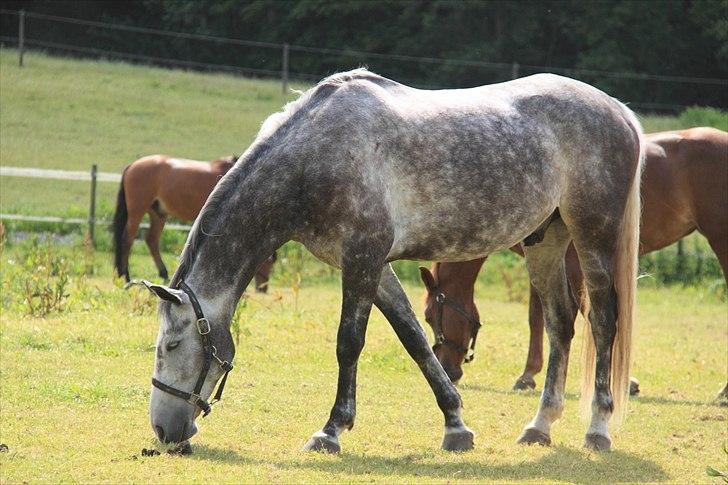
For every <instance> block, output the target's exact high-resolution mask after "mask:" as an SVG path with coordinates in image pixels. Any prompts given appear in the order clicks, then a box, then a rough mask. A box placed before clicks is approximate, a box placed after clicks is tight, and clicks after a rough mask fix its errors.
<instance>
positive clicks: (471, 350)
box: [432, 291, 482, 364]
mask: <svg viewBox="0 0 728 485" xmlns="http://www.w3.org/2000/svg"><path fill="white" fill-rule="evenodd" d="M435 302H437V304H438V308H437V318H436V319H435V322H434V325H433V326H432V327H433V331H434V332H435V345H433V346H432V351H433V352H435V351H437V349H438V348H439V347H440V346H442V345H446V346H448V347H452V348H453V349H455V350H456V351H457V352H460V353H461V354H465V359H464V362H465V363H466V364H469V363H470V362H472V361H473V359H475V341H476V340H477V339H478V331H480V327H481V326H482V325H481V323H480V320H478V319H477V318H475V317H474V316H473V315H471V314H470V313H468V312H467V311H466V310H465V309H464V308H463V307H461V306H460V305H458V304H457V303H455V302H454V301H450V299H449V298H448V297H447V296H445V293H444V292H442V291H440V292H439V293H438V294H437V296H436V297H435ZM445 305H447V306H449V307H450V308H452V309H453V310H455V311H456V312H458V313H459V314H460V315H462V316H463V317H464V318H465V320H467V322H468V323H469V324H470V325H472V327H473V328H472V337H471V338H470V345H469V346H468V347H467V348H465V347H463V346H462V345H460V344H459V343H458V342H453V341H452V340H448V339H446V338H445V334H444V333H443V331H442V311H443V309H444V308H445Z"/></svg>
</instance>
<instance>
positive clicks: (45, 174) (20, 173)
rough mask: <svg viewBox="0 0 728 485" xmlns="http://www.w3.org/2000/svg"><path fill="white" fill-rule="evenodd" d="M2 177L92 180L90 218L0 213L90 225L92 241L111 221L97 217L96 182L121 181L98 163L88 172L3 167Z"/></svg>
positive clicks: (185, 228) (11, 217)
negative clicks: (103, 226) (97, 232)
mask: <svg viewBox="0 0 728 485" xmlns="http://www.w3.org/2000/svg"><path fill="white" fill-rule="evenodd" d="M0 177H25V178H41V179H51V180H79V181H83V182H91V197H90V202H89V211H88V218H86V219H80V218H74V217H57V216H30V215H24V214H5V213H0V219H4V220H9V221H27V222H43V223H63V224H76V225H86V224H87V225H88V232H89V236H90V237H91V241H92V242H93V240H94V233H95V228H96V225H97V224H108V223H109V222H110V221H107V220H105V219H97V218H96V183H97V182H111V183H117V184H118V183H119V182H121V174H119V173H112V172H99V171H98V170H97V166H96V164H94V165H92V167H91V170H90V171H88V172H84V171H80V170H55V169H43V168H32V167H1V166H0ZM141 227H142V228H149V224H146V223H143V224H141ZM164 227H165V229H172V230H176V231H189V230H190V229H191V228H192V226H188V225H185V224H165V226H164Z"/></svg>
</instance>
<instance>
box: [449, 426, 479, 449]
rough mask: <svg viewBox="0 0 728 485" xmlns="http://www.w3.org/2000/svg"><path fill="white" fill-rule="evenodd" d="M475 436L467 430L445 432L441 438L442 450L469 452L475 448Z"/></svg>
mask: <svg viewBox="0 0 728 485" xmlns="http://www.w3.org/2000/svg"><path fill="white" fill-rule="evenodd" d="M474 438H475V434H474V433H473V432H472V431H470V430H469V429H468V428H464V429H459V430H456V431H450V432H446V433H445V436H444V437H443V438H442V449H443V450H445V451H470V450H472V449H473V448H475V442H474V441H473V440H474Z"/></svg>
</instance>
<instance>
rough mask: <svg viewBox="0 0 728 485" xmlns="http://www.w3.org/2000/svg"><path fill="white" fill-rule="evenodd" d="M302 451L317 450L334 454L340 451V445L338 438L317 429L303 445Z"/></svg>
mask: <svg viewBox="0 0 728 485" xmlns="http://www.w3.org/2000/svg"><path fill="white" fill-rule="evenodd" d="M303 451H318V452H321V453H329V454H332V455H335V454H337V453H340V452H341V446H340V445H339V439H338V438H336V437H335V436H329V435H327V434H326V433H324V432H323V431H319V432H317V433H314V435H313V436H311V439H310V440H308V442H307V443H306V444H305V445H304V446H303Z"/></svg>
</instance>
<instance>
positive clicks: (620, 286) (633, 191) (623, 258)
mask: <svg viewBox="0 0 728 485" xmlns="http://www.w3.org/2000/svg"><path fill="white" fill-rule="evenodd" d="M623 108H624V111H625V115H626V117H627V119H628V121H629V123H630V125H631V126H632V129H633V130H634V132H635V136H636V137H637V138H638V143H639V156H638V157H639V158H638V160H637V170H636V172H635V174H634V178H633V179H632V185H631V187H630V190H629V194H628V196H627V201H626V206H625V208H624V216H623V217H622V227H621V230H620V233H619V237H618V239H617V246H616V254H615V263H614V271H613V277H614V290H615V292H616V294H617V334H616V336H615V337H614V343H613V344H612V369H611V373H610V374H611V376H610V377H611V390H612V400H613V404H614V410H613V413H612V422H613V423H614V424H615V425H619V424H620V423H621V422H622V421H623V419H624V416H625V413H626V411H627V403H628V401H629V368H630V363H631V355H630V354H631V351H632V324H633V321H634V308H635V300H636V293H637V271H638V261H637V256H638V255H639V230H640V216H641V201H640V181H641V178H642V168H643V165H644V157H645V141H644V135H643V132H642V127H641V126H640V123H639V121H638V120H637V117H636V116H635V115H634V113H632V111H630V110H629V109H628V108H627V107H626V106H623ZM584 294H585V295H586V292H584ZM585 305H586V308H588V301H587V302H585ZM587 324H588V320H587ZM582 360H583V362H582V364H583V370H582V374H583V380H582V386H581V397H582V400H581V408H582V415H584V416H585V417H586V416H589V415H590V414H591V401H592V397H593V395H594V380H595V371H596V347H595V345H594V337H593V335H592V332H591V328H585V329H584V344H583V347H582Z"/></svg>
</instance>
